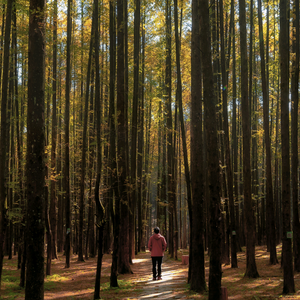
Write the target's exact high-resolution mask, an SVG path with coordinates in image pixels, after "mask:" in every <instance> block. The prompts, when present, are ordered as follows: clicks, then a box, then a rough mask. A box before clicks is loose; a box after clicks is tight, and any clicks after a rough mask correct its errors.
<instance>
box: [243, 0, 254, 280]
mask: <svg viewBox="0 0 300 300" xmlns="http://www.w3.org/2000/svg"><path fill="white" fill-rule="evenodd" d="M239 11H240V12H239V17H240V44H241V85H242V90H241V98H242V99H241V106H242V125H243V126H242V127H243V178H244V212H245V214H244V216H245V221H246V222H245V229H246V248H247V254H246V255H247V263H246V272H245V276H247V277H249V278H257V277H258V276H259V275H258V272H257V269H256V262H255V231H254V214H253V207H252V199H251V166H250V139H251V132H250V113H249V99H248V65H247V64H248V63H247V60H248V59H247V33H246V13H245V0H239Z"/></svg>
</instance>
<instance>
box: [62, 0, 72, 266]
mask: <svg viewBox="0 0 300 300" xmlns="http://www.w3.org/2000/svg"><path fill="white" fill-rule="evenodd" d="M71 6H72V0H68V13H67V65H66V92H65V93H66V104H65V166H64V189H65V199H64V200H65V217H66V227H65V230H66V232H65V234H66V238H65V254H66V265H65V267H66V268H69V267H70V254H71V199H70V197H71V195H70V84H71V34H72V17H71V11H72V7H71Z"/></svg>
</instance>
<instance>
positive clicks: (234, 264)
mask: <svg viewBox="0 0 300 300" xmlns="http://www.w3.org/2000/svg"><path fill="white" fill-rule="evenodd" d="M233 16H234V14H233V12H232V13H231V18H232V21H231V22H230V23H231V26H232V25H233ZM220 24H221V28H220V30H221V62H222V63H221V68H222V85H223V122H224V125H223V128H224V133H225V135H224V140H225V158H226V170H227V187H228V197H229V206H230V231H231V232H230V235H231V267H232V268H237V256H236V226H235V216H234V215H235V212H234V199H233V178H232V165H231V157H230V144H229V125H228V111H227V110H228V109H227V107H228V104H227V82H228V72H227V71H226V70H227V69H229V63H228V62H227V61H226V60H225V42H224V35H225V33H224V25H223V0H220ZM230 41H231V38H229V48H230V47H231V45H230V44H231V43H230ZM228 52H229V56H230V51H228ZM228 219H229V216H228V215H227V213H226V220H228ZM227 230H229V228H227ZM228 246H229V245H228Z"/></svg>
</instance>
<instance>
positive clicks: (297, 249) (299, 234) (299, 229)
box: [291, 0, 300, 272]
mask: <svg viewBox="0 0 300 300" xmlns="http://www.w3.org/2000/svg"><path fill="white" fill-rule="evenodd" d="M292 47H293V53H294V55H293V58H292V66H293V71H292V78H291V94H292V111H291V114H292V116H291V117H292V124H291V125H292V133H291V142H292V143H291V147H292V158H291V160H292V173H291V175H292V198H293V231H294V232H293V234H294V236H293V241H294V242H293V252H294V253H293V254H294V268H295V271H297V272H300V222H299V208H298V165H299V160H298V103H299V100H298V97H299V92H298V88H299V0H296V1H295V2H294V11H293V42H292Z"/></svg>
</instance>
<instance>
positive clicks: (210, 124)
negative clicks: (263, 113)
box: [200, 0, 222, 299]
mask: <svg viewBox="0 0 300 300" xmlns="http://www.w3.org/2000/svg"><path fill="white" fill-rule="evenodd" d="M200 7H201V9H200V28H201V29H200V42H201V53H202V62H203V87H204V89H203V99H204V109H205V120H204V124H205V131H206V142H207V168H208V170H209V172H208V174H209V176H208V182H207V184H208V185H209V201H210V203H209V210H210V225H211V227H210V234H211V243H210V263H209V299H220V296H221V278H222V269H221V251H220V248H221V236H220V219H221V209H220V200H221V199H220V192H221V191H220V182H219V155H218V137H217V126H216V123H217V122H216V104H217V101H216V95H215V92H214V80H213V70H212V63H211V61H212V56H211V33H210V24H209V13H208V12H209V10H208V1H207V0H200Z"/></svg>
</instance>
